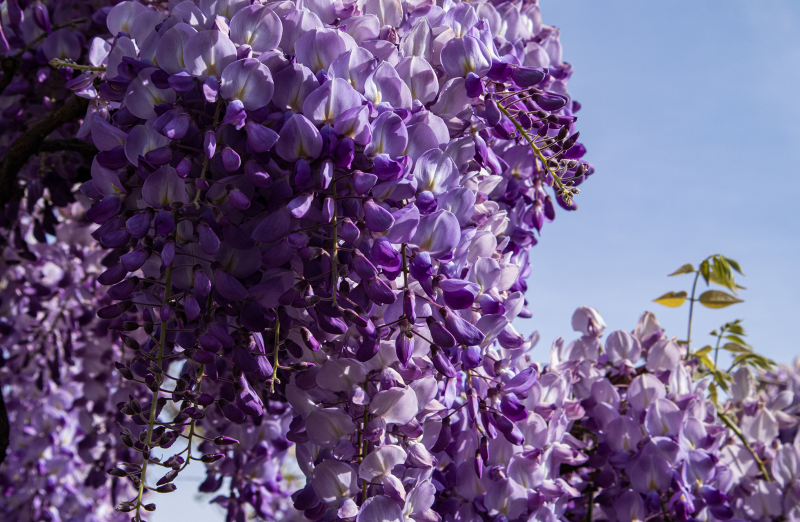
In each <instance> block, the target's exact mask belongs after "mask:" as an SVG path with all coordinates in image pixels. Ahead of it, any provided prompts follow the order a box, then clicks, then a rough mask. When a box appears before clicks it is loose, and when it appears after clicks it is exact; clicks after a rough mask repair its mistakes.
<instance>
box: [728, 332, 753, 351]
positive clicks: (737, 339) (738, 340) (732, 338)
mask: <svg viewBox="0 0 800 522" xmlns="http://www.w3.org/2000/svg"><path fill="white" fill-rule="evenodd" d="M725 339H727V340H729V341H733V342H735V343H736V344H741V345H742V346H747V347H748V348H749V347H750V345H749V344H747V343H746V342H745V341H744V339H742V338H741V337H739V336H738V335H726V336H725Z"/></svg>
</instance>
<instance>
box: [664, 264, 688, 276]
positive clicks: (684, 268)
mask: <svg viewBox="0 0 800 522" xmlns="http://www.w3.org/2000/svg"><path fill="white" fill-rule="evenodd" d="M692 272H694V267H693V266H692V264H691V263H686V264H685V265H683V266H682V267H680V268H679V269H677V270H675V271H674V272H672V273H671V274H669V276H668V277H671V276H676V275H682V274H691V273H692Z"/></svg>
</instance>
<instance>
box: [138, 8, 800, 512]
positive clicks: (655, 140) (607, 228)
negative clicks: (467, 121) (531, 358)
mask: <svg viewBox="0 0 800 522" xmlns="http://www.w3.org/2000/svg"><path fill="white" fill-rule="evenodd" d="M542 16H543V19H544V23H545V24H548V25H556V26H558V27H559V28H560V29H561V41H562V43H563V47H564V59H565V60H566V61H568V62H570V63H571V64H572V65H573V66H574V67H575V74H574V76H573V78H572V79H571V80H570V84H569V86H570V91H571V93H572V95H573V96H574V98H575V99H576V100H579V101H580V102H581V104H582V105H583V109H582V110H581V111H580V112H579V113H578V115H579V116H580V119H579V121H578V125H579V127H580V130H581V136H582V137H583V138H584V139H583V141H584V143H585V144H586V146H587V148H588V150H589V152H588V154H587V156H586V158H587V159H588V160H589V161H591V162H592V163H594V165H595V166H596V168H597V173H596V174H595V175H594V176H593V178H592V179H590V180H589V181H588V182H587V183H585V184H584V185H583V186H582V187H581V188H582V189H583V190H582V192H581V194H580V195H579V196H578V200H577V201H578V205H579V209H578V211H577V212H574V213H569V214H568V213H566V212H564V211H560V212H559V213H558V215H557V217H556V220H555V221H554V222H553V223H551V224H549V225H547V226H546V227H544V235H543V237H542V238H541V240H540V243H539V245H538V246H536V247H535V248H534V249H533V253H532V256H531V261H532V264H533V266H534V272H533V274H532V276H531V278H530V281H529V291H528V300H529V303H530V307H531V309H532V310H533V312H534V316H533V318H532V319H529V320H525V321H519V322H518V323H516V327H517V329H519V330H520V331H521V332H523V333H530V332H531V331H533V330H534V329H536V330H538V331H539V332H540V334H541V339H542V340H541V341H540V343H539V345H538V346H537V348H536V351H535V352H534V354H536V355H538V356H539V359H540V360H544V361H546V360H547V353H548V350H549V347H550V344H551V343H552V340H553V339H554V338H555V337H558V336H564V337H567V338H568V339H571V338H573V337H575V335H574V334H573V332H572V331H571V328H570V318H571V316H572V312H573V310H574V309H575V308H576V307H577V306H580V305H589V306H594V307H595V308H597V309H598V310H599V311H600V313H601V314H602V315H603V317H604V319H605V320H606V323H607V324H608V326H609V328H610V329H612V330H616V329H626V330H629V329H632V328H633V327H634V325H635V324H636V320H637V319H638V317H639V315H640V314H641V313H642V312H643V311H644V310H651V311H654V312H656V314H657V315H658V318H659V321H660V322H661V324H662V326H664V327H666V328H667V331H668V333H669V334H676V335H678V336H679V337H680V338H681V339H683V338H684V337H685V332H686V318H687V314H688V308H687V307H686V305H684V307H682V308H678V309H670V308H665V307H662V306H660V305H657V304H655V303H653V302H652V301H651V300H652V299H653V298H655V297H658V296H660V295H661V294H663V293H665V292H666V291H668V290H675V291H677V290H687V291H688V290H691V282H692V281H691V278H690V276H681V277H675V278H668V277H666V274H668V273H670V272H672V271H673V270H675V269H676V268H678V267H679V266H681V265H683V264H684V263H689V262H691V263H693V264H695V265H696V264H697V262H698V261H700V260H701V259H703V258H704V257H705V256H707V255H709V254H712V253H722V254H724V255H726V256H728V257H731V258H733V259H735V260H737V261H739V263H740V264H741V265H742V268H743V269H744V272H745V274H747V277H746V278H742V280H741V282H740V284H742V286H745V287H747V290H744V291H742V292H741V294H740V295H741V297H742V298H744V299H745V303H743V304H739V305H736V306H732V307H729V308H726V309H722V310H708V309H705V308H700V309H698V310H696V311H695V326H694V334H693V338H694V339H695V341H697V342H698V343H700V342H702V343H706V342H708V341H710V338H709V337H708V336H706V335H705V334H706V333H707V332H708V331H710V330H711V329H712V328H716V327H717V326H718V325H720V324H722V323H724V322H726V321H729V320H732V319H737V318H742V319H744V325H745V327H746V328H747V330H748V332H749V334H750V336H749V341H750V343H751V344H752V345H754V347H755V348H756V349H757V350H759V351H760V352H762V353H764V354H765V355H767V356H769V357H772V358H773V359H775V360H777V361H780V362H790V361H791V360H792V359H793V358H794V357H795V356H796V355H800V342H798V338H797V337H796V336H795V332H794V328H795V325H800V319H798V316H800V273H798V271H800V261H799V260H800V211H799V210H798V208H797V203H796V202H795V201H794V199H795V198H797V197H798V196H800V174H799V173H798V168H799V166H800V2H795V1H792V0H786V1H777V0H759V1H757V2H753V1H743V0H724V1H723V0H717V1H706V2H698V1H696V0H670V1H669V2H665V1H660V2H656V1H641V0H614V1H600V0H543V1H542ZM795 320H798V322H797V323H795ZM696 346H698V347H699V346H701V345H699V344H698V345H696ZM192 468H194V470H193V471H192V470H187V472H186V473H185V475H186V478H181V479H179V480H178V481H177V482H176V484H177V485H178V490H177V491H176V492H175V493H172V494H170V495H157V497H158V498H157V499H156V500H157V503H158V511H157V512H156V513H154V516H152V517H151V520H154V521H156V522H167V521H170V520H178V519H180V520H184V519H188V518H189V517H196V518H195V520H197V521H205V520H223V519H224V515H222V514H221V513H222V510H221V509H220V508H219V507H217V506H208V505H207V504H206V502H207V501H208V500H209V499H210V498H211V497H210V496H205V497H204V501H203V502H202V503H201V502H198V501H195V500H194V499H195V495H196V493H195V492H196V487H197V484H198V481H197V480H190V478H195V479H200V480H202V478H203V476H204V472H203V470H202V469H201V467H200V466H196V467H195V466H192ZM176 517H180V518H176Z"/></svg>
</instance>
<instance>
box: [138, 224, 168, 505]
mask: <svg viewBox="0 0 800 522" xmlns="http://www.w3.org/2000/svg"><path fill="white" fill-rule="evenodd" d="M174 234H175V232H173V236H174ZM171 289H172V265H169V266H168V267H167V271H166V279H165V280H164V299H163V301H162V303H161V304H162V306H163V305H165V304H167V303H168V302H169V298H170V290H171ZM166 342H167V320H163V321H161V332H160V335H159V342H158V356H157V362H156V364H158V367H159V368H160V367H161V364H162V362H163V360H164V344H166ZM158 396H159V390H158V388H156V389H155V391H153V399H152V402H151V403H150V420H149V421H148V423H147V438H146V439H145V441H146V442H145V445H146V446H147V447H148V448H150V446H151V445H152V443H153V440H152V437H153V426H154V425H155V423H156V409H157V406H158ZM148 460H149V458H146V459H144V462H143V463H142V472H141V480H140V481H139V494H138V496H137V498H136V520H139V521H140V520H142V517H141V515H140V513H139V510H140V509H141V507H142V495H143V494H144V488H145V480H146V478H147V462H148Z"/></svg>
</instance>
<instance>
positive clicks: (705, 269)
mask: <svg viewBox="0 0 800 522" xmlns="http://www.w3.org/2000/svg"><path fill="white" fill-rule="evenodd" d="M699 272H700V275H702V276H703V279H705V281H706V284H708V278H709V277H710V276H711V266H710V265H709V263H708V259H706V260H705V261H703V262H702V263H700V269H699Z"/></svg>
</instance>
